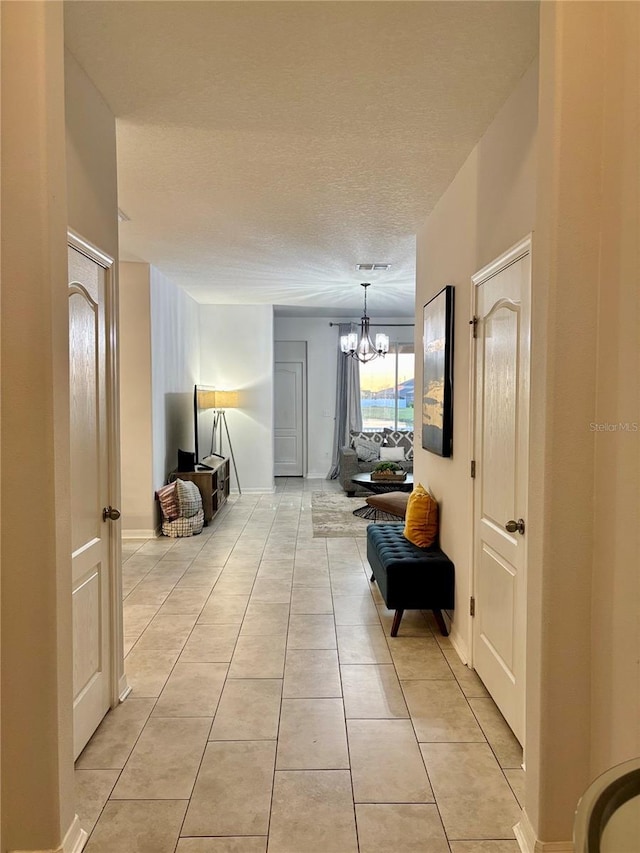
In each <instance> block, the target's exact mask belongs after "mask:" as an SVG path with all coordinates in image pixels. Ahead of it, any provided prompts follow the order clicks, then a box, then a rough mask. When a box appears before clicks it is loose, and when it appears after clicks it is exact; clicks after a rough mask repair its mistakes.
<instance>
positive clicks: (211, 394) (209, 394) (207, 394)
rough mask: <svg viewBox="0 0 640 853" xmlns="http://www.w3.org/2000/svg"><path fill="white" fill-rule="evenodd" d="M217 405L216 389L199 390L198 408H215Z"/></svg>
mask: <svg viewBox="0 0 640 853" xmlns="http://www.w3.org/2000/svg"><path fill="white" fill-rule="evenodd" d="M215 407H216V392H215V391H200V390H199V391H198V408H200V409H215Z"/></svg>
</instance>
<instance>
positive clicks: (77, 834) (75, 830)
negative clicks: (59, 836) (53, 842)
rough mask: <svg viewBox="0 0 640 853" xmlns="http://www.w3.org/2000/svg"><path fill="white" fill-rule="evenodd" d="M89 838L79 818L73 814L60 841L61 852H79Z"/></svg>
mask: <svg viewBox="0 0 640 853" xmlns="http://www.w3.org/2000/svg"><path fill="white" fill-rule="evenodd" d="M88 839H89V834H88V833H87V832H85V831H84V829H83V828H82V826H81V825H80V818H79V817H78V815H74V817H73V820H72V822H71V826H70V827H69V829H68V830H67V834H66V835H65V837H64V841H63V842H62V848H61V853H80V851H81V850H84V846H85V844H86V843H87V841H88Z"/></svg>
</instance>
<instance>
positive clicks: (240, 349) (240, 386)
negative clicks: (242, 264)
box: [199, 305, 273, 492]
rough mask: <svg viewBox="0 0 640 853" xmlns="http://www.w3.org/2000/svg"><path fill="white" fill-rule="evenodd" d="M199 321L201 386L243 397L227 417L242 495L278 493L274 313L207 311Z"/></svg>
mask: <svg viewBox="0 0 640 853" xmlns="http://www.w3.org/2000/svg"><path fill="white" fill-rule="evenodd" d="M199 315H200V382H201V383H202V384H203V385H211V386H214V387H215V388H218V389H220V390H238V391H239V392H240V400H239V403H240V405H239V408H238V409H234V410H231V409H229V410H228V411H227V413H226V414H227V421H228V425H229V433H230V435H231V441H232V443H233V452H234V455H235V459H236V464H237V466H238V476H239V478H240V486H241V488H242V491H243V492H250V491H272V490H273V308H272V306H271V305H201V306H199ZM224 450H225V452H228V447H227V445H226V437H225V442H224ZM231 486H232V488H235V486H236V481H235V476H234V475H233V469H232V475H231Z"/></svg>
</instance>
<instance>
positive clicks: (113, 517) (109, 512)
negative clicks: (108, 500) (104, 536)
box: [102, 506, 120, 521]
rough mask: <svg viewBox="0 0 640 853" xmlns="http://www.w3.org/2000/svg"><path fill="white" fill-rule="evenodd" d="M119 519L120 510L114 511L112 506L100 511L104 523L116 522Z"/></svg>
mask: <svg viewBox="0 0 640 853" xmlns="http://www.w3.org/2000/svg"><path fill="white" fill-rule="evenodd" d="M119 518H120V510H119V509H116V508H115V507H114V506H106V507H105V508H104V509H103V510H102V520H103V521H106V520H107V519H109V521H117V520H118V519H119Z"/></svg>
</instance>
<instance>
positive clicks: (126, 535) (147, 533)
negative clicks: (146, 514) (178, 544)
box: [122, 527, 160, 539]
mask: <svg viewBox="0 0 640 853" xmlns="http://www.w3.org/2000/svg"><path fill="white" fill-rule="evenodd" d="M159 535H160V528H159V527H158V528H156V529H155V530H154V529H153V528H151V527H149V528H146V529H143V528H139V529H133V530H123V531H122V538H123V539H155V538H156V537H157V536H159Z"/></svg>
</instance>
